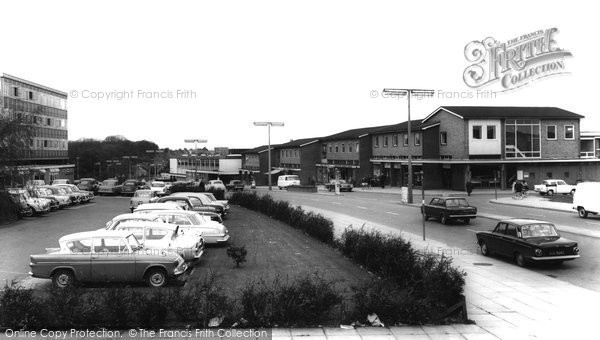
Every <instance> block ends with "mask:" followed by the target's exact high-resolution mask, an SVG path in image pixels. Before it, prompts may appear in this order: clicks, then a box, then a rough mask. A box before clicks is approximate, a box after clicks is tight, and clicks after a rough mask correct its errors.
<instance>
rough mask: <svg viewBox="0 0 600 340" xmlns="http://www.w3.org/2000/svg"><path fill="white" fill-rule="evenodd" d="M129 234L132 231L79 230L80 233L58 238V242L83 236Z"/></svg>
mask: <svg viewBox="0 0 600 340" xmlns="http://www.w3.org/2000/svg"><path fill="white" fill-rule="evenodd" d="M129 235H131V232H128V231H122V230H105V229H101V230H94V231H83V232H79V233H73V234H68V235H65V236H63V237H61V238H60V239H58V242H63V241H66V240H74V239H81V238H91V237H113V236H122V237H126V236H129Z"/></svg>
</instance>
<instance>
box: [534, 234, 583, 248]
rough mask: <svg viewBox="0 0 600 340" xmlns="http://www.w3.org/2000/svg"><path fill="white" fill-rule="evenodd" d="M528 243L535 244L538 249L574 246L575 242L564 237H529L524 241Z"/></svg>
mask: <svg viewBox="0 0 600 340" xmlns="http://www.w3.org/2000/svg"><path fill="white" fill-rule="evenodd" d="M526 240H527V242H528V243H531V244H535V245H537V246H539V247H542V248H543V247H554V246H575V245H577V242H575V241H571V240H569V239H566V238H564V237H558V236H547V237H531V238H528V239H526Z"/></svg>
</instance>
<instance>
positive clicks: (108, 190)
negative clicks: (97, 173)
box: [98, 179, 121, 195]
mask: <svg viewBox="0 0 600 340" xmlns="http://www.w3.org/2000/svg"><path fill="white" fill-rule="evenodd" d="M120 194H121V185H119V180H118V179H106V180H104V181H102V183H100V187H99V188H98V195H120Z"/></svg>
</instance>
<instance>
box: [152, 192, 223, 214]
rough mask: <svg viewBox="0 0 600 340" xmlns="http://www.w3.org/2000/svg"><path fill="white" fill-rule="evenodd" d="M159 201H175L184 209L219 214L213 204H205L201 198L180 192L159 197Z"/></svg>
mask: <svg viewBox="0 0 600 340" xmlns="http://www.w3.org/2000/svg"><path fill="white" fill-rule="evenodd" d="M158 202H159V203H164V202H175V203H177V204H179V205H180V206H181V207H182V208H183V209H184V210H192V211H203V212H212V213H217V214H219V212H218V211H217V209H216V208H214V207H211V206H205V205H203V204H202V202H201V201H200V200H199V199H197V198H191V197H188V196H185V195H183V194H181V193H179V192H178V193H176V194H173V195H170V196H164V197H161V198H159V199H158Z"/></svg>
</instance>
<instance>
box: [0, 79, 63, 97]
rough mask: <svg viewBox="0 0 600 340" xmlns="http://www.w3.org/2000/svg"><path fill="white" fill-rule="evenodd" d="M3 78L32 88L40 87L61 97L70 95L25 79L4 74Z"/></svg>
mask: <svg viewBox="0 0 600 340" xmlns="http://www.w3.org/2000/svg"><path fill="white" fill-rule="evenodd" d="M2 78H7V79H10V80H14V81H18V82H20V83H24V84H27V85H30V86H35V87H39V88H41V89H44V90H46V91H50V92H54V93H56V94H59V95H61V96H64V97H69V95H68V94H67V93H66V92H63V91H60V90H57V89H53V88H51V87H48V86H44V85H40V84H38V83H34V82H32V81H29V80H25V79H23V78H19V77H15V76H11V75H10V74H6V73H2Z"/></svg>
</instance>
